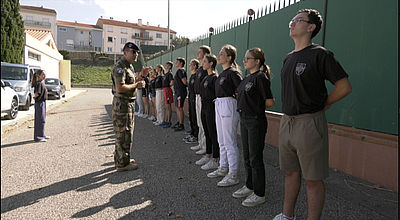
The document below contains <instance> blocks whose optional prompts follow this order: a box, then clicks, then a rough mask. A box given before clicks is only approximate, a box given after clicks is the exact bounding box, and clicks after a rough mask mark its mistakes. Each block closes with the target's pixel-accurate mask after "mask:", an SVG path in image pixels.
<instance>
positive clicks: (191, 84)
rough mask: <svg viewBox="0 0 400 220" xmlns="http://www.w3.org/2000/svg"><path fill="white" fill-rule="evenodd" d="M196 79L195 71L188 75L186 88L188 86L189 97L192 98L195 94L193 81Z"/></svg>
mask: <svg viewBox="0 0 400 220" xmlns="http://www.w3.org/2000/svg"><path fill="white" fill-rule="evenodd" d="M195 81H196V73H194V74H192V75H190V78H189V82H188V88H189V99H191V100H193V99H195V97H196V94H195V93H194V82H195Z"/></svg>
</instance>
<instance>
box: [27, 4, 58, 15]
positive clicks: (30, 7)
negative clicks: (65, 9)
mask: <svg viewBox="0 0 400 220" xmlns="http://www.w3.org/2000/svg"><path fill="white" fill-rule="evenodd" d="M20 8H21V9H26V10H33V11H43V12H48V13H53V14H57V12H56V10H54V9H49V8H43V6H42V7H36V6H28V5H20Z"/></svg>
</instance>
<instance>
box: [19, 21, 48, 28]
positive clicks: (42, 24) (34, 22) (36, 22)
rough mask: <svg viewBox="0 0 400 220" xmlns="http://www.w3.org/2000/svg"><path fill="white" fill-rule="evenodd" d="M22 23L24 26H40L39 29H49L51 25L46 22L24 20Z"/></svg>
mask: <svg viewBox="0 0 400 220" xmlns="http://www.w3.org/2000/svg"><path fill="white" fill-rule="evenodd" d="M24 23H25V25H31V26H41V27H47V28H51V23H50V22H47V21H34V20H25V21H24Z"/></svg>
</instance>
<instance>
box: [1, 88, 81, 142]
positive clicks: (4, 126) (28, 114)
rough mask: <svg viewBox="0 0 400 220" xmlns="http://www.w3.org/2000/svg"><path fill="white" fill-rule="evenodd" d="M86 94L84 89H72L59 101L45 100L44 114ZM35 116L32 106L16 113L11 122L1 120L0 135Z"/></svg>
mask: <svg viewBox="0 0 400 220" xmlns="http://www.w3.org/2000/svg"><path fill="white" fill-rule="evenodd" d="M85 92H87V90H86V89H73V90H70V91H66V92H65V98H62V99H59V100H47V101H46V113H48V112H49V111H51V110H52V109H54V108H55V107H57V106H59V105H61V104H63V103H64V102H66V101H68V100H69V99H71V98H73V97H75V96H77V95H80V94H82V93H85ZM34 115H35V108H34V106H33V105H32V106H31V107H30V108H29V110H28V111H18V116H17V118H15V119H13V120H4V119H3V118H2V119H1V135H3V134H5V133H7V132H10V131H12V130H14V129H16V128H18V127H20V126H22V125H23V124H25V123H26V122H28V121H30V120H33V119H34Z"/></svg>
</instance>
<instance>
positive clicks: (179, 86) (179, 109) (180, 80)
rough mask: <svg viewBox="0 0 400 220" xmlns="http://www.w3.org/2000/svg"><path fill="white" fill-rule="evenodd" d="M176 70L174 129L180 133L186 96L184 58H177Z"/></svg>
mask: <svg viewBox="0 0 400 220" xmlns="http://www.w3.org/2000/svg"><path fill="white" fill-rule="evenodd" d="M175 66H176V68H177V69H178V70H177V71H176V74H175V77H174V90H175V97H176V102H175V103H176V115H177V117H178V123H179V124H178V126H177V127H176V128H175V131H182V130H184V129H185V128H184V126H183V121H184V115H183V105H184V103H185V99H186V96H187V90H186V87H187V84H188V83H187V76H186V71H185V69H184V68H183V67H184V66H185V58H182V57H178V59H176V63H175Z"/></svg>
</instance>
